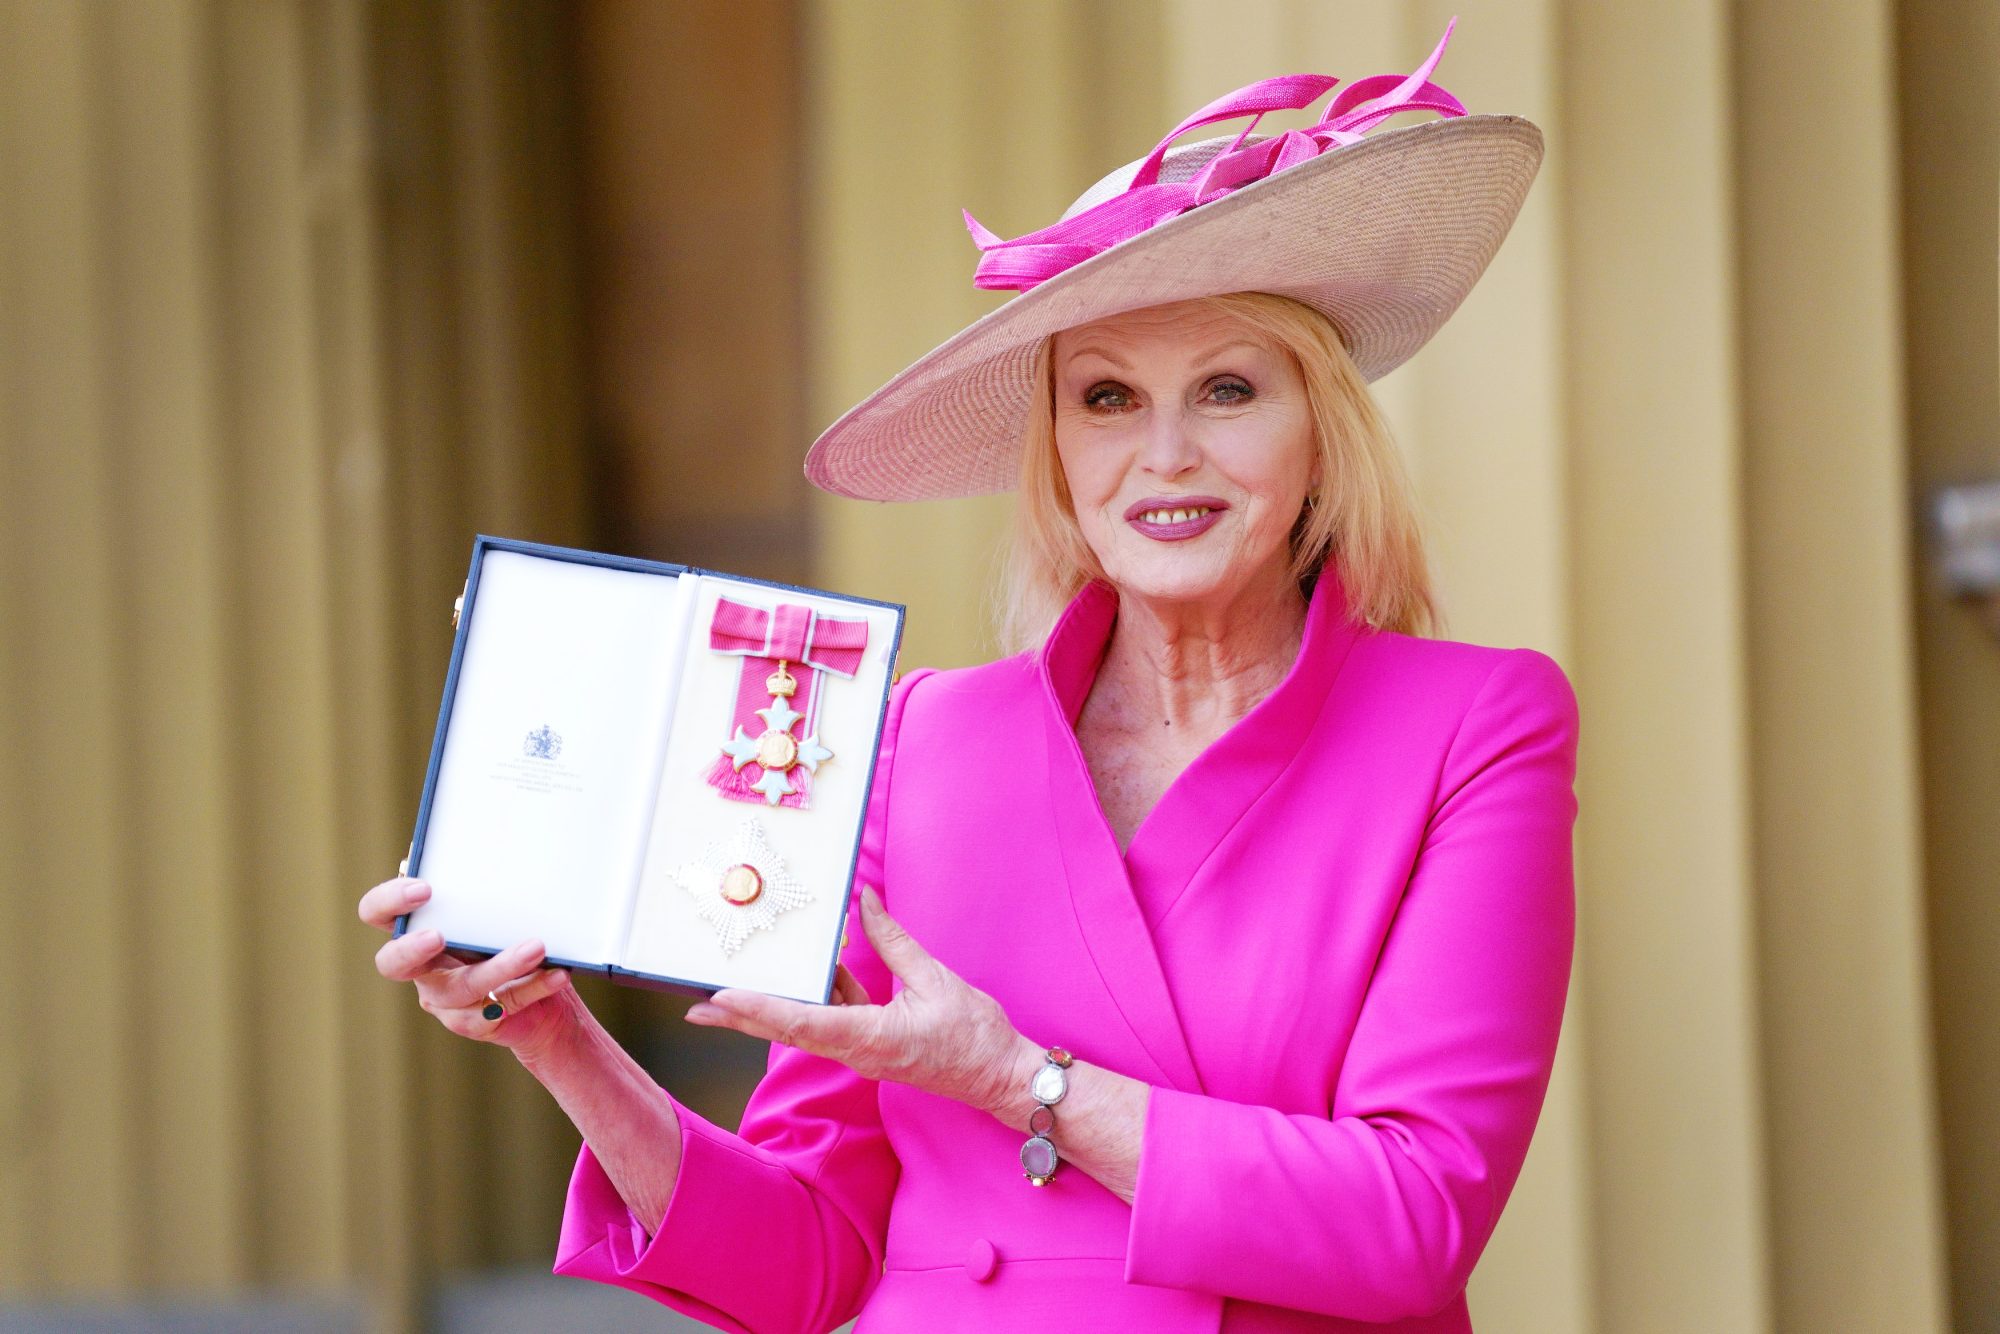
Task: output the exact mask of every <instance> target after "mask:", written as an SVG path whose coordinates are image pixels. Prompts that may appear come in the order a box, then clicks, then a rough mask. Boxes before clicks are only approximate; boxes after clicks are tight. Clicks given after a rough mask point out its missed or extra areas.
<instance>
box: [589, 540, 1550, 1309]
mask: <svg viewBox="0 0 2000 1334" xmlns="http://www.w3.org/2000/svg"><path fill="white" fill-rule="evenodd" d="M1347 611H1348V604H1347V600H1346V595H1345V592H1344V590H1343V588H1342V585H1341V582H1340V579H1339V577H1338V575H1337V573H1336V572H1334V571H1332V570H1329V571H1328V572H1327V573H1326V574H1324V575H1322V577H1321V578H1320V579H1319V581H1318V583H1317V584H1316V586H1315V588H1314V591H1313V596H1312V599H1311V605H1310V609H1309V612H1308V617H1307V623H1306V630H1305V638H1304V642H1303V646H1302V648H1301V651H1300V654H1299V657H1298V660H1297V663H1296V665H1295V666H1294V667H1293V669H1292V670H1291V672H1290V673H1289V675H1288V676H1287V677H1286V679H1285V680H1284V682H1283V683H1282V684H1281V685H1280V686H1279V687H1278V688H1277V689H1276V690H1275V691H1273V692H1272V693H1271V694H1270V695H1269V696H1268V697H1267V698H1266V699H1264V700H1263V702H1261V703H1260V704H1259V705H1258V706H1257V707H1256V708H1255V709H1254V710H1252V711H1251V713H1250V714H1249V715H1248V716H1247V717H1245V718H1244V719H1243V720H1242V721H1241V722H1240V723H1238V724H1237V725H1236V726H1235V727H1234V728H1232V729H1231V730H1230V731H1229V732H1228V733H1227V734H1225V735H1224V736H1223V737H1222V738H1221V739H1219V740H1218V741H1216V742H1215V744H1213V745H1212V746H1210V747H1209V748H1208V749H1207V750H1206V751H1204V752H1203V753H1202V754H1201V755H1200V756H1199V757H1198V758H1197V759H1196V760H1195V762H1194V763H1193V764H1192V765H1191V766H1190V767H1189V768H1188V769H1187V770H1186V772H1184V773H1183V774H1182V775H1181V776H1180V777H1179V779H1177V780H1176V781H1175V783H1174V784H1173V786H1172V787H1171V788H1170V789H1169V790H1168V791H1167V793H1166V795H1165V796H1164V797H1163V798H1162V799H1161V800H1160V803H1159V804H1158V806H1157V807H1155V809H1154V810H1153V811H1152V812H1151V814H1150V815H1149V816H1148V817H1147V819H1146V821H1145V823H1144V824H1143V825H1142V826H1141V827H1140V828H1139V830H1138V832H1137V834H1136V835H1135V836H1134V838H1133V840H1132V843H1131V846H1130V849H1129V850H1128V851H1127V852H1126V853H1125V854H1124V855H1122V856H1121V855H1120V853H1119V850H1118V846H1117V842H1116V839H1115V838H1114V836H1113V834H1112V832H1111V830H1110V827H1109V825H1108V824H1107V823H1106V821H1105V819H1104V815H1103V812H1102V808H1101V807H1100V806H1099V805H1098V802H1097V799H1096V795H1095V792H1094V789H1093V788H1092V786H1091V780H1090V776H1089V772H1088V770H1087V769H1086V767H1085V764H1084V759H1083V755H1082V752H1081V751H1080V750H1079V749H1078V746H1077V741H1076V734H1075V731H1074V720H1075V718H1076V716H1077V713H1078V711H1079V710H1080V709H1081V707H1082V704H1083V700H1084V698H1085V696H1086V695H1087V694H1088V692H1089V689H1090V686H1091V683H1092V680H1093V679H1094V676H1095V673H1096V670H1097V665H1098V663H1099V661H1100V659H1101V657H1102V654H1103V650H1104V647H1105V645H1106V643H1107V640H1108V636H1109V634H1110V630H1111V626H1112V622H1113V620H1114V619H1115V614H1116V598H1115V595H1114V594H1113V593H1112V592H1111V590H1110V589H1108V588H1107V587H1105V586H1103V585H1092V586H1090V587H1088V588H1086V589H1085V590H1084V591H1083V592H1082V593H1081V594H1079V595H1078V597H1077V598H1076V600H1075V601H1074V602H1073V603H1072V604H1071V606H1070V607H1069V608H1068V610H1067V611H1066V612H1065V613H1064V614H1063V616H1062V618H1061V619H1060V620H1059V621H1058V623H1057V624H1056V626H1055V628H1054V629H1053V630H1052V631H1051V633H1050V636H1049V638H1048V640H1047V641H1046V642H1045V643H1044V645H1043V646H1042V648H1041V649H1040V650H1039V651H1037V652H1036V653H1034V654H1032V655H1022V656H1019V657H1014V658H1009V659H1006V660H1004V661H1001V662H995V663H990V664H987V665H984V666H979V667H972V668H966V669H962V670H956V671H928V670H920V671H913V672H911V673H909V674H908V675H907V676H906V677H904V678H903V679H902V680H901V681H900V682H899V683H898V684H897V686H896V688H895V690H894V692H893V694H892V698H891V703H890V709H889V716H888V723H887V729H886V731H885V733H884V740H883V745H882V753H881V758H880V761H879V763H878V765H877V770H876V780H875V788H874V795H873V799H872V804H871V806H870V808H869V814H868V825H867V830H866V835H865V839H864V843H863V848H862V856H861V871H860V877H861V879H862V880H863V881H865V882H868V883H873V884H875V885H877V886H879V887H880V888H881V890H882V893H883V899H884V902H885V903H886V904H887V906H888V908H889V911H890V912H892V913H893V914H895V915H896V917H897V918H898V919H899V920H900V921H902V923H903V924H904V925H905V926H907V927H908V928H909V929H910V931H911V932H912V934H913V935H914V936H915V937H916V939H917V940H918V941H920V942H921V943H922V944H923V945H924V946H925V947H926V948H928V949H929V950H930V951H931V952H932V953H934V954H935V955H937V957H938V958H940V959H941V960H942V961H943V962H944V963H946V964H947V965H949V966H950V967H951V968H953V969H955V970H956V971H957V972H958V973H960V974H961V975H962V976H964V977H965V978H966V979H967V980H968V981H970V982H971V983H972V984H973V985H974V986H977V987H980V988H982V989H984V990H986V991H987V992H990V993H991V994H992V995H993V996H995V997H996V998H997V999H998V1000H999V1001H1000V1003H1001V1004H1002V1005H1003V1006H1005V1007H1006V1010H1007V1013H1008V1015H1009V1017H1010V1018H1011V1019H1012V1020H1013V1022H1014V1024H1015V1025H1016V1026H1017V1027H1018V1028H1020V1029H1021V1031H1022V1032H1024V1033H1026V1034H1027V1035H1028V1036H1029V1037H1030V1038H1031V1039H1032V1040H1034V1041H1035V1042H1037V1043H1040V1044H1044V1045H1048V1044H1058V1045H1061V1046H1065V1047H1068V1048H1069V1049H1070V1051H1071V1052H1073V1053H1074V1054H1075V1055H1076V1056H1077V1057H1078V1058H1080V1059H1082V1060H1085V1061H1091V1062H1095V1063H1097V1064H1099V1065H1103V1066H1107V1067H1109V1068H1111V1069H1113V1070H1117V1071H1120V1072H1122V1073H1124V1074H1127V1075H1131V1076H1132V1077H1134V1078H1136V1079H1140V1080H1144V1081H1145V1082H1146V1083H1147V1084H1149V1085H1151V1086H1152V1093H1151V1101H1150V1104H1149V1107H1148V1110H1147V1114H1146V1119H1145V1127H1144V1138H1143V1141H1142V1148H1141V1156H1140V1162H1139V1175H1138V1185H1137V1194H1136V1198H1135V1199H1134V1201H1133V1203H1132V1204H1130V1205H1127V1204H1125V1203H1124V1202H1123V1201H1121V1200H1119V1199H1118V1198H1117V1197H1116V1196H1114V1195H1112V1194H1111V1193H1110V1192H1109V1191H1107V1190H1105V1189H1104V1188H1103V1187H1102V1186H1100V1185H1098V1184H1097V1183H1096V1182H1095V1181H1093V1180H1092V1179H1091V1178H1089V1177H1088V1176H1086V1175H1084V1174H1083V1173H1082V1172H1081V1171H1079V1170H1077V1169H1076V1168H1075V1167H1074V1166H1073V1165H1072V1166H1070V1167H1068V1168H1066V1169H1064V1170H1062V1171H1060V1172H1059V1173H1058V1174H1057V1176H1056V1178H1055V1179H1054V1181H1052V1182H1051V1183H1050V1184H1049V1185H1048V1186H1047V1187H1045V1188H1041V1189H1037V1188H1035V1187H1034V1186H1032V1185H1030V1184H1029V1183H1028V1182H1027V1181H1026V1180H1025V1179H1024V1178H1023V1176H1022V1174H1021V1167H1020V1160H1019V1157H1018V1151H1019V1148H1020V1144H1021V1140H1022V1138H1023V1136H1022V1134H1021V1133H1020V1132H1019V1131H1016V1130H1011V1129H1009V1128H1007V1127H1005V1126H1003V1125H1002V1124H1001V1123H1000V1122H999V1121H997V1120H995V1119H993V1118H991V1117H989V1116H987V1115H985V1114H983V1113H980V1112H976V1111H974V1110H972V1109H971V1108H969V1107H966V1106H964V1105H962V1104H960V1103H957V1102H953V1101H951V1100H949V1099H944V1098H939V1097H936V1096H933V1095H930V1094H927V1093H922V1092H919V1091H917V1090H916V1089H913V1088H910V1087H908V1086H905V1085H901V1084H895V1083H881V1084H877V1083H875V1082H872V1081H868V1080H864V1079H861V1078H859V1077H858V1076H856V1075H855V1074H853V1073H852V1072H851V1071H849V1070H848V1069H847V1068H846V1067H845V1066H842V1065H840V1064H839V1063H837V1062H834V1061H830V1060H826V1059H824V1058H821V1057H816V1056H811V1055H807V1054H805V1053H802V1052H799V1051H796V1050H793V1049H791V1048H787V1047H783V1046H780V1045H775V1044H774V1045H773V1047H772V1050H771V1057H770V1066H769V1071H768V1073H767V1075H766V1076H765V1078H764V1080H763V1082H762V1083H761V1084H760V1085H759V1086H758V1088H757V1090H756V1092H755V1094H754V1096H753V1098H752V1100H751V1102H750V1105H749V1109H748V1111H747V1112H746V1114H745V1116H744V1118H743V1125H742V1128H741V1130H740V1132H739V1133H736V1134H732V1133H730V1132H729V1131H727V1130H724V1129H722V1128H721V1127H719V1126H716V1125H713V1124H711V1123H710V1122H708V1121H706V1120H703V1119H702V1118H701V1117H699V1116H696V1115H694V1114H693V1113H691V1112H689V1111H688V1110H687V1108H685V1107H681V1106H679V1104H678V1103H677V1104H676V1107H677V1110H678V1115H679V1120H680V1126H681V1133H682V1135H683V1137H684V1144H685V1149H684V1158H683V1162H682V1166H681V1172H680V1177H679V1181H678V1183H677V1185H676V1186H675V1189H674V1193H673V1197H672V1199H671V1201H670V1203H669V1205H668V1208H667V1212H666V1217H665V1220H664V1221H663V1222H662V1224H661V1227H660V1231H659V1233H658V1235H657V1236H652V1237H648V1236H647V1234H646V1232H645V1230H644V1229H643V1228H642V1227H641V1226H640V1225H639V1224H638V1223H637V1222H636V1220H635V1219H634V1218H633V1216H632V1214H631V1212H630V1211H629V1210H628V1209H627V1208H626V1207H625V1205H624V1203H623V1202H622V1201H621V1200H620V1198H619V1196H618V1194H617V1192H616V1190H615V1189H614V1188H613V1187H612V1185H611V1183H610V1181H609V1179H608V1178H607V1177H606V1176H605V1175H604V1172H603V1170H602V1169H601V1168H600V1167H599V1166H598V1164H597V1161H596V1159H595V1158H594V1157H593V1156H592V1154H591V1151H590V1148H589V1146H588V1145H586V1146H585V1147H584V1149H583V1151H582V1153H581V1155H580V1156H579V1158H578V1161H577V1164H576V1170H575V1174H574V1176H573V1178H572V1181H571V1185H570V1190H569V1198H568V1204H567V1208H566V1210H565V1213H564V1215H563V1221H562V1234H561V1240H560V1243H559V1247H558V1251H557V1255H556V1262H555V1271H556V1272H557V1273H559V1274H572V1275H576V1276H579V1277H583V1278H590V1279H596V1280H598V1281H600V1282H604V1283H613V1284H618V1285H620V1286H622V1287H625V1288H629V1289H631V1290H633V1291H635V1292H640V1293H644V1294H645V1295H647V1296H649V1297H652V1298H654V1299H656V1300H658V1301H661V1302H664V1303H666V1304H667V1305H669V1306H671V1307H674V1308H676V1309H677V1310H680V1311H682V1312H685V1313H687V1314H689V1315H692V1316H695V1317H697V1318H699V1319H702V1320H706V1321H709V1322H711V1323H713V1324H715V1325H718V1326H720V1327H722V1328H724V1329H729V1330H755V1331H808V1330H810V1331H821V1330H826V1329H829V1328H831V1327H833V1326H836V1325H838V1324H840V1323H841V1322H843V1321H845V1320H848V1319H850V1318H852V1317H854V1316H855V1315H856V1314H857V1313H858V1314H859V1316H860V1320H859V1323H858V1325H857V1327H856V1328H857V1334H901V1332H902V1331H922V1332H923V1334H933V1332H934V1331H938V1330H1008V1331H1013V1330H1049V1329H1068V1328H1074V1327H1080V1326H1083V1325H1086V1324H1088V1325H1091V1326H1094V1327H1097V1328H1104V1329H1114V1330H1147V1331H1204V1332H1207V1331H1214V1330H1217V1329H1222V1330H1228V1331H1232V1332H1247V1331H1252V1330H1255V1331H1277V1330H1286V1331H1304V1330H1313V1331H1332V1330H1358V1329H1361V1328H1363V1327H1364V1322H1381V1323H1379V1324H1375V1323H1370V1324H1366V1326H1365V1327H1366V1328H1369V1329H1377V1330H1379V1329H1380V1328H1382V1327H1383V1325H1386V1326H1387V1327H1388V1328H1390V1329H1394V1330H1398V1331H1412V1332H1413V1331H1426V1332H1427V1334H1429V1332H1431V1331H1446V1330H1450V1331H1463V1330H1469V1329H1470V1328H1471V1325H1470V1322H1469V1319H1468V1316H1467V1312H1466V1303H1465V1295H1464V1289H1465V1284H1466V1279H1467V1277H1468V1276H1469V1275H1470V1273H1471V1272H1472V1267H1473V1264H1474V1262H1475V1261H1476V1260H1477V1259H1478V1258H1479V1254H1480V1251H1481V1249H1482V1248H1483V1247H1484V1246H1485V1244H1486V1240H1487V1238H1488V1236H1489V1235H1491V1233H1492V1231H1493V1227H1494V1224H1495V1223H1496V1222H1497V1221H1498V1219H1499V1216H1500V1209H1501V1206H1502V1205H1503V1204H1504V1203H1505V1202H1506V1199H1507V1195H1508V1192H1509V1191H1510V1190H1511V1189H1512V1187H1513V1184H1514V1180H1515V1177H1516V1175H1517V1174H1518V1172H1519V1171H1520V1168H1521V1162H1522V1159H1523V1157H1524V1155H1525V1154H1526V1153H1527V1149H1528V1139H1529V1135H1530V1134H1531V1133H1532V1131H1533V1129H1534V1125H1535V1119H1536V1116H1537V1115H1538V1113H1539V1111H1540V1109H1541V1104H1542V1097H1543V1093H1544V1091H1545V1090H1546V1088H1547V1084H1548V1078H1549V1068H1550V1063H1551V1061H1552V1059H1553V1058H1554V1054H1555V1048H1556V1035H1557V1030H1558V1029H1559V1027H1560V1025H1561V1021H1562V1012H1563V999H1564V995H1565V992H1566V989H1567V985H1568V979H1569V969H1570V951H1571V942H1572V935H1573V925H1574V897H1573V889H1572V880H1571V852H1570V849H1571V830H1572V826H1573V824H1574V821H1575V817H1576V802H1575V798H1574V795H1573V779H1574V773H1575V762H1576V741H1577V710H1576V699H1575V695H1574V694H1573V692H1572V691H1571V688H1570V684H1569V681H1568V680H1567V678H1566V677H1565V676H1564V674H1563V672H1562V670H1561V669H1560V668H1559V667H1558V666H1557V665H1556V663H1555V662H1554V661H1553V660H1552V659H1550V658H1549V657H1547V656H1546V655H1544V654H1542V653H1539V652H1536V651H1534V650H1532V649H1496V648H1486V647H1481V646H1478V645H1473V644H1464V643H1456V642H1451V641H1445V640H1428V639H1419V638H1414V637H1410V636H1406V635H1401V634H1393V633H1384V632H1378V631H1374V630H1371V629H1368V628H1367V627H1365V626H1362V625H1359V624H1357V623H1355V622H1353V621H1351V620H1350V619H1348V616H1347ZM848 932H849V943H848V946H847V948H846V952H845V954H844V955H843V958H844V959H845V961H846V963H847V964H848V966H849V967H851V968H852V969H853V970H854V971H855V973H856V974H857V975H859V977H860V978H861V980H862V982H863V983H864V984H865V985H866V986H867V987H868V989H869V992H870V994H872V995H873V996H875V997H876V998H877V999H878V1000H883V999H886V998H887V997H888V996H890V995H891V994H892V985H893V984H894V979H893V978H892V976H891V975H890V974H889V973H888V971H887V970H886V969H885V968H884V966H883V965H882V963H881V962H880V960H879V959H877V958H876V957H875V955H874V953H873V951H872V950H871V949H870V947H869V946H868V944H867V938H866V936H865V934H864V933H863V931H862V929H861V924H860V920H859V916H858V909H857V910H855V912H854V913H853V914H852V915H851V916H850V921H849V924H848ZM1024 1097H1025V1092H1024ZM1060 1126H1061V1122H1060V1118H1058V1122H1057V1130H1056V1134H1055V1139H1056V1142H1057V1144H1058V1147H1060V1145H1061V1141H1062V1133H1061V1128H1060Z"/></svg>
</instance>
